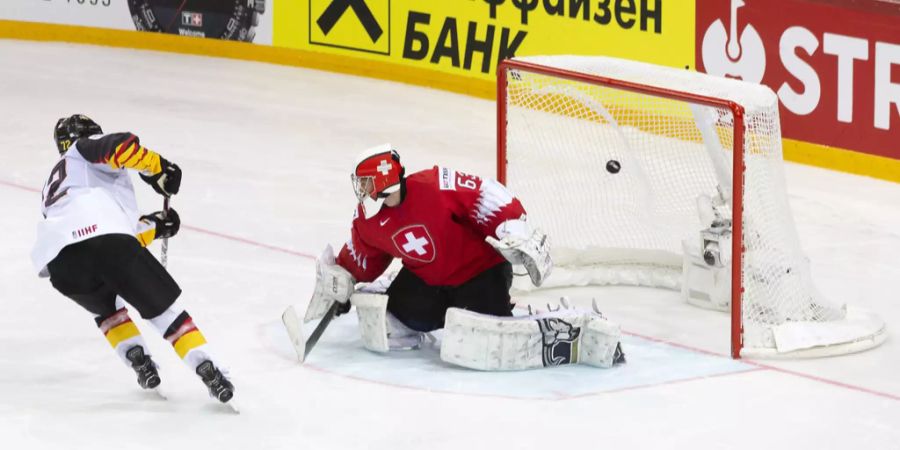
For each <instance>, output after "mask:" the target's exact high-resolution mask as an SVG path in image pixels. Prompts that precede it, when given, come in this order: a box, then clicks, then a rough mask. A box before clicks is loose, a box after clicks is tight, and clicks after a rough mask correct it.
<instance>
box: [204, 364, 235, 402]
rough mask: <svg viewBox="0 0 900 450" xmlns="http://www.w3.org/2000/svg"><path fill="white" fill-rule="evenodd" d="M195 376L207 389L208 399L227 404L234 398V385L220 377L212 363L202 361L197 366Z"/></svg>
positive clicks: (220, 374)
mask: <svg viewBox="0 0 900 450" xmlns="http://www.w3.org/2000/svg"><path fill="white" fill-rule="evenodd" d="M197 375H200V379H201V380H203V384H205V385H206V387H207V388H209V395H210V397H212V398H214V399H217V400H218V401H220V402H222V403H228V401H229V400H231V397H234V385H233V384H231V382H230V381H228V379H227V378H225V375H222V371H221V370H219V369H217V368H216V366H214V365H213V363H212V361H203V362H202V363H200V365H199V366H197Z"/></svg>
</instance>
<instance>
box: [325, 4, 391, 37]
mask: <svg viewBox="0 0 900 450" xmlns="http://www.w3.org/2000/svg"><path fill="white" fill-rule="evenodd" d="M347 8H352V9H353V13H354V14H356V17H357V18H358V19H359V22H360V23H362V26H363V28H365V29H366V33H368V35H369V39H372V42H373V43H375V42H378V38H380V37H381V34H382V33H383V32H384V31H383V30H382V29H381V26H379V25H378V22H377V21H376V20H375V16H374V15H372V11H371V10H370V9H369V7H368V5H366V2H365V0H333V1H332V2H331V4H330V5H328V8H325V12H323V13H322V15H321V16H319V18H318V19H317V20H316V23H317V24H319V29H321V30H322V32H323V33H325V35H326V36H327V35H328V32H330V31H331V29H332V28H334V25H335V24H336V23H337V21H338V20H340V19H341V17H343V15H344V13H345V12H347Z"/></svg>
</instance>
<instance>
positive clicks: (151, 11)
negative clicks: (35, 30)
mask: <svg viewBox="0 0 900 450" xmlns="http://www.w3.org/2000/svg"><path fill="white" fill-rule="evenodd" d="M268 1H269V2H271V1H272V0H268ZM0 19H6V20H17V21H24V22H42V23H52V24H61V25H80V26H86V27H94V28H111V29H118V30H140V31H156V32H163V33H170V34H178V35H182V36H194V37H207V38H217V39H228V40H233V41H243V42H255V43H258V44H270V45H271V43H272V14H271V13H269V14H267V13H266V0H2V1H0Z"/></svg>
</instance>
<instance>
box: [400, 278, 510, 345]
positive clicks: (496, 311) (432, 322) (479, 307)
mask: <svg viewBox="0 0 900 450" xmlns="http://www.w3.org/2000/svg"><path fill="white" fill-rule="evenodd" d="M510 286H512V265H511V264H510V263H508V262H505V261H504V262H502V263H500V264H497V265H496V266H494V267H491V268H490V269H487V270H485V271H484V272H481V273H480V274H478V275H477V276H475V277H474V278H472V279H471V280H469V281H467V282H465V283H463V284H461V285H459V286H429V285H428V284H425V282H424V281H422V279H421V278H419V277H417V276H415V275H414V274H413V273H412V272H411V271H409V270H407V269H406V268H405V267H404V268H403V269H401V270H400V273H398V274H397V278H395V279H394V281H393V282H392V283H391V286H390V287H389V288H388V290H387V295H388V306H387V309H388V311H389V312H390V313H391V314H393V315H394V317H396V318H397V319H400V321H401V322H403V324H404V325H406V326H408V327H410V328H412V329H414V330H416V331H432V330H437V329H439V328H444V315H445V314H446V313H447V308H450V307H456V308H463V309H468V310H469V311H474V312H478V313H482V314H491V315H495V316H511V315H512V308H513V305H512V303H510V301H509V300H510V299H509V288H510Z"/></svg>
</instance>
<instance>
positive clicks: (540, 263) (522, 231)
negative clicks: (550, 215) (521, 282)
mask: <svg viewBox="0 0 900 450" xmlns="http://www.w3.org/2000/svg"><path fill="white" fill-rule="evenodd" d="M496 234H497V239H494V238H493V237H491V236H488V237H487V238H486V239H485V240H487V242H488V244H491V246H493V247H494V248H495V249H497V251H498V252H500V254H501V255H503V257H504V258H506V260H507V261H509V262H511V263H513V264H522V265H524V266H525V270H527V271H528V276H529V277H531V282H532V283H534V285H535V286H540V285H541V284H543V283H544V280H546V279H547V277H548V276H549V275H550V271H551V270H552V269H553V260H552V259H551V258H550V239H549V238H548V237H547V233H544V232H543V231H541V230H532V229H531V226H530V225H528V222H526V221H525V216H522V218H521V219H513V220H507V221H506V222H503V223H501V224H500V225H499V226H497V231H496Z"/></svg>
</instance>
